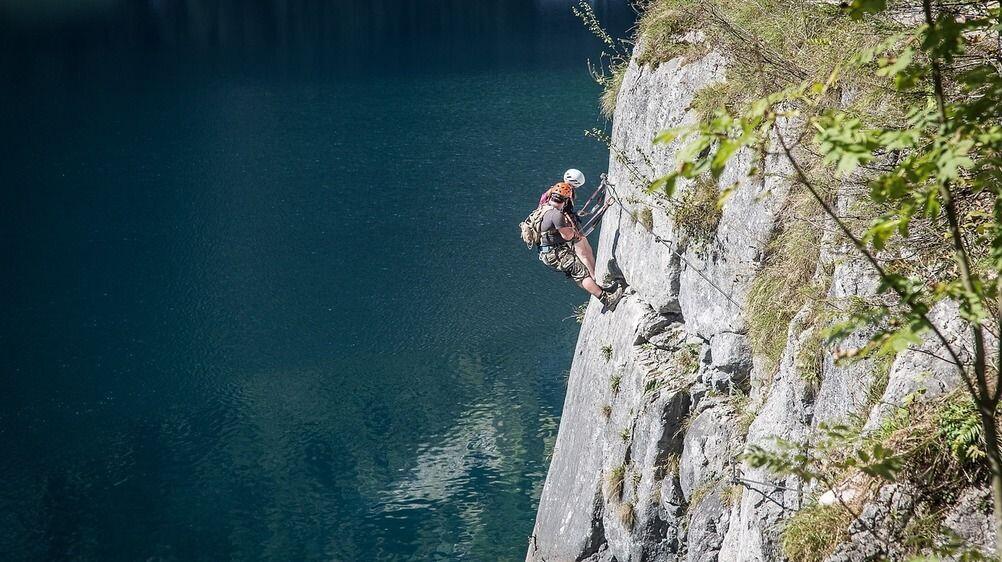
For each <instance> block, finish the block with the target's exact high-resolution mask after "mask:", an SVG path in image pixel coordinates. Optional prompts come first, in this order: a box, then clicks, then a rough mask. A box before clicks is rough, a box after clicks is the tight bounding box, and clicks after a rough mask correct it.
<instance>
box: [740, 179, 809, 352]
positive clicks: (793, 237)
mask: <svg viewBox="0 0 1002 562" xmlns="http://www.w3.org/2000/svg"><path fill="white" fill-rule="evenodd" d="M805 213H806V215H807V216H816V215H815V214H814V207H813V202H811V201H809V200H807V199H806V198H798V199H795V200H794V201H793V202H792V204H791V206H790V207H789V208H788V209H787V210H786V212H785V217H784V220H783V221H781V225H780V231H779V232H778V233H777V234H776V236H775V237H774V238H773V240H772V241H771V242H770V243H769V245H768V248H767V250H766V252H767V253H766V258H765V261H764V263H763V265H762V269H761V270H760V271H759V273H758V275H757V276H756V277H755V279H754V280H753V281H752V285H751V288H750V289H749V291H748V302H747V309H746V315H747V316H746V318H747V321H748V336H749V340H750V341H751V346H752V351H753V352H754V353H755V354H756V355H758V356H761V357H764V358H765V359H766V360H768V362H769V365H770V367H771V368H775V367H776V366H777V365H779V360H780V357H781V356H782V355H783V350H784V349H785V347H786V339H787V329H788V328H789V325H790V322H791V321H792V320H793V317H794V316H795V315H796V314H797V312H798V311H800V309H801V308H802V307H803V306H804V304H805V303H806V302H807V301H808V300H810V299H818V298H820V297H821V296H822V295H823V294H824V290H825V289H826V288H825V287H820V286H818V285H816V284H813V283H812V282H811V281H812V279H813V277H814V271H815V270H816V269H817V265H818V258H819V257H820V255H821V240H820V237H819V236H818V233H817V228H816V227H814V226H813V224H811V223H810V222H808V221H807V220H803V217H804V215H805Z"/></svg>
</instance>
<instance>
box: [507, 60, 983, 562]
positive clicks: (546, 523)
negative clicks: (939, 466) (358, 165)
mask: <svg viewBox="0 0 1002 562" xmlns="http://www.w3.org/2000/svg"><path fill="white" fill-rule="evenodd" d="M638 48H640V47H638ZM725 78H726V59H725V58H724V57H723V56H722V55H720V54H719V53H716V52H711V53H709V54H707V55H705V56H703V57H701V58H698V59H695V60H690V61H683V60H682V59H675V60H673V61H670V62H668V63H665V64H662V65H660V66H659V67H657V68H651V67H645V66H639V65H637V64H636V63H635V62H632V63H631V64H630V66H629V69H628V71H627V72H626V75H625V78H624V80H623V84H622V87H621V89H620V92H619V97H618V102H617V106H616V113H615V115H616V118H615V123H614V126H613V132H612V145H611V156H610V163H609V178H610V180H611V182H612V184H613V185H614V186H615V189H616V195H617V196H618V197H619V198H620V200H621V201H622V202H623V203H624V206H625V207H627V208H628V209H630V210H631V211H632V212H633V213H635V214H637V215H638V216H639V215H640V214H641V213H642V212H643V209H645V208H650V209H654V212H652V213H650V215H649V217H650V219H651V221H652V224H653V230H654V231H655V232H656V233H657V235H658V237H660V238H661V239H663V241H664V242H666V244H667V245H665V244H662V243H659V242H658V240H657V239H656V238H655V237H654V236H652V235H651V234H650V233H649V232H647V230H646V229H645V228H644V226H643V225H642V224H640V223H638V222H637V220H635V217H633V216H631V215H630V214H629V213H627V212H625V211H624V210H622V209H621V208H620V207H614V208H612V209H610V211H609V212H608V214H607V215H606V217H605V218H604V220H603V224H602V232H601V240H600V243H599V245H598V254H597V258H598V263H599V268H598V276H599V277H600V278H602V277H603V276H604V274H605V273H607V272H609V273H612V274H617V275H618V274H620V273H621V274H622V275H623V276H625V278H626V279H627V280H628V282H629V284H630V286H631V289H630V290H629V291H628V296H627V297H626V298H625V299H624V300H623V302H622V303H621V304H620V305H619V307H618V309H617V310H616V311H615V312H603V311H602V307H601V305H600V303H598V302H597V301H596V300H595V299H591V301H590V304H589V307H588V310H587V313H586V315H585V319H584V322H583V324H582V327H581V332H580V336H579V339H578V342H577V348H576V350H575V353H574V360H573V365H572V367H571V372H570V379H569V382H568V390H567V397H566V400H565V403H564V410H563V415H562V418H561V423H560V430H559V434H558V436H557V440H556V444H555V447H554V451H553V457H552V462H551V465H550V469H549V473H548V475H547V479H546V483H545V485H544V488H543V491H542V496H541V499H540V504H539V510H538V514H537V518H536V524H535V528H534V531H533V535H532V537H531V538H530V542H529V549H528V553H527V557H526V559H527V560H530V561H548V562H556V561H570V560H594V561H599V560H602V561H612V560H616V561H619V562H625V561H654V560H665V561H682V560H685V561H692V562H697V561H698V562H712V561H717V560H720V561H727V562H732V561H767V560H768V561H771V560H782V559H783V555H782V552H781V549H780V546H779V544H780V533H781V531H782V528H783V524H784V521H785V520H786V519H787V518H789V517H790V516H791V515H792V514H793V513H795V512H796V511H797V510H798V509H799V508H801V507H802V506H803V505H805V504H807V503H808V502H809V501H811V500H812V498H813V497H814V496H815V495H817V494H818V492H820V490H811V489H809V487H808V486H806V485H805V484H804V483H802V482H799V481H797V479H795V478H778V477H776V476H774V475H772V474H770V473H768V472H766V471H765V470H759V469H754V468H752V467H751V466H749V465H747V464H745V463H743V462H742V461H741V460H740V459H741V453H742V452H743V451H744V450H746V448H747V447H748V446H750V445H761V446H764V447H768V446H771V444H772V443H773V440H774V439H775V438H777V437H780V438H786V439H794V440H808V439H810V438H811V436H812V435H814V432H815V431H816V430H817V428H818V425H819V424H820V423H833V422H839V421H844V420H845V419H847V418H848V417H849V416H851V415H859V416H863V417H864V418H866V417H868V418H869V421H868V423H869V424H877V423H879V420H880V418H881V416H883V415H886V414H887V408H893V404H896V403H901V402H902V401H903V400H904V399H905V397H906V396H907V395H908V394H909V393H911V392H912V391H914V390H915V389H916V388H919V387H926V388H930V391H929V393H928V395H930V396H931V395H933V394H939V393H942V392H945V391H947V390H949V389H951V388H954V387H955V386H956V385H957V384H958V381H957V380H956V375H955V374H954V372H953V371H952V370H951V369H950V365H949V364H947V363H945V362H943V361H941V360H939V359H937V358H936V355H937V353H935V351H936V349H935V348H936V346H935V345H932V344H927V345H926V347H927V348H928V349H921V350H916V351H906V352H903V353H901V354H900V355H899V356H898V357H897V358H896V360H895V361H894V363H893V365H892V367H891V369H890V373H889V377H888V381H887V384H886V391H885V392H884V395H883V397H882V398H881V400H880V401H879V402H878V403H879V404H880V406H879V407H875V408H873V411H868V409H869V406H868V400H867V396H868V395H870V393H871V389H870V387H871V385H873V384H875V383H874V381H873V379H874V371H875V369H874V366H873V365H870V364H869V363H867V362H865V361H864V362H859V363H856V364H853V365H849V366H836V365H835V364H834V363H833V361H832V360H831V359H830V358H827V359H825V361H824V363H823V365H822V367H821V369H822V377H821V378H822V382H821V384H820V386H819V387H817V388H812V386H811V385H810V384H809V383H807V382H805V380H804V378H803V377H802V376H800V374H799V373H798V372H797V371H798V367H797V357H798V355H799V353H800V349H801V348H802V347H803V346H804V345H806V344H807V341H808V340H809V339H810V337H811V329H809V328H807V327H805V322H806V319H807V316H808V315H809V311H808V310H807V309H805V310H803V311H801V313H800V314H798V315H797V316H796V317H795V318H794V319H793V321H792V322H791V324H790V325H789V327H788V331H787V344H786V348H785V351H784V352H783V356H782V359H781V360H780V362H779V365H778V368H776V367H774V366H767V363H768V362H767V361H764V360H763V359H762V358H759V357H753V355H752V352H751V348H750V345H749V341H748V336H747V325H746V307H745V302H746V298H747V294H748V290H749V287H750V285H751V283H752V280H753V279H754V278H755V275H756V274H757V272H758V271H759V270H760V268H761V267H762V263H763V259H764V257H765V254H766V249H767V246H768V244H769V242H770V240H771V239H772V237H773V235H774V232H775V230H776V228H777V221H778V219H779V217H780V215H781V213H782V211H783V209H784V205H786V204H787V203H788V199H789V195H790V191H791V185H790V183H789V182H788V181H787V180H786V179H785V178H786V177H789V172H790V170H789V169H788V168H787V164H786V162H785V160H783V159H782V158H780V157H779V156H778V155H769V156H766V157H765V160H764V162H758V163H757V165H759V166H761V167H763V168H764V169H763V170H762V172H763V173H760V174H756V175H755V176H754V177H748V173H747V172H748V170H749V169H750V167H751V166H752V160H753V155H752V154H750V153H742V154H739V155H737V157H736V158H735V159H734V161H733V162H732V164H731V165H730V166H729V167H728V168H727V170H726V172H725V174H724V177H722V178H721V180H720V182H719V185H731V184H733V183H734V182H738V183H739V187H738V189H737V190H735V191H734V194H733V195H732V196H731V197H730V198H729V199H728V200H727V202H726V204H725V205H724V207H723V210H722V216H721V218H720V221H719V224H718V226H717V228H716V232H715V235H714V238H713V240H712V241H710V243H709V244H706V245H702V244H700V245H698V246H697V245H696V244H694V243H691V242H689V241H688V240H686V237H685V236H684V235H682V234H681V233H680V232H677V231H676V229H675V227H674V225H673V224H672V222H671V220H669V218H668V216H667V214H666V213H664V212H661V211H659V210H658V209H659V205H662V204H663V200H662V199H660V198H657V197H652V196H649V195H647V194H645V192H644V188H645V187H646V185H647V182H648V181H650V179H652V178H656V177H659V176H661V175H663V174H665V173H667V172H668V171H669V170H670V169H671V167H672V165H673V156H674V152H675V151H676V150H677V149H678V146H677V145H676V144H672V145H669V146H654V145H652V142H651V141H652V139H653V138H654V136H655V135H656V134H657V133H658V132H659V131H661V130H664V129H666V128H669V127H673V126H677V125H679V124H681V123H685V122H687V121H689V120H692V119H694V118H695V116H694V114H693V112H692V111H691V109H690V106H691V104H692V102H693V100H694V97H695V96H696V93H697V92H698V91H699V90H700V89H701V88H703V87H705V86H707V85H711V84H713V83H714V82H717V81H720V80H724V79H725ZM785 126H786V127H789V126H790V125H789V124H786V125H785ZM688 188H690V187H683V188H682V189H683V190H684V189H688ZM838 199H839V200H838V202H837V204H838V205H840V206H842V207H845V206H846V205H848V204H849V199H850V197H849V195H848V194H840V195H839V197H838ZM823 242H824V243H823V250H822V253H821V258H820V260H819V265H818V271H817V274H816V275H817V276H826V279H827V278H829V277H830V283H828V285H830V287H831V288H830V290H829V291H830V295H831V296H833V297H839V298H841V297H847V296H850V295H868V294H872V293H873V292H874V290H875V287H876V280H875V279H874V278H873V275H872V274H870V273H869V271H868V270H867V268H866V267H865V265H863V264H861V263H860V262H859V260H856V259H853V257H852V254H851V253H849V252H848V251H847V249H846V248H844V247H841V246H840V245H839V244H838V243H837V242H835V241H834V240H833V237H831V236H826V238H825V239H824V241H823ZM935 313H936V319H937V321H938V322H939V323H941V326H942V327H943V328H944V329H945V330H947V331H948V332H949V333H951V334H957V333H958V330H957V326H954V325H953V324H952V323H955V319H956V310H955V309H953V308H951V307H950V305H949V304H944V305H942V306H940V307H939V308H938V309H937V310H936V311H935ZM956 337H959V336H956ZM859 338H860V339H862V336H859ZM919 375H921V376H919ZM880 384H881V385H882V384H883V383H880ZM878 390H879V389H878ZM749 422H750V423H749ZM734 476H740V477H741V478H743V479H745V480H746V481H754V482H757V483H759V484H757V485H755V486H754V488H755V489H754V490H753V489H752V488H750V487H746V486H737V485H735V484H734V481H732V477H734ZM983 493H984V492H983V491H972V492H971V499H969V503H970V504H971V505H975V504H977V505H978V506H980V507H979V508H978V509H973V508H971V509H966V510H965V509H962V508H958V509H959V511H958V512H956V513H952V514H951V515H950V518H949V521H947V524H948V525H950V524H953V528H955V529H956V530H957V531H958V532H959V533H960V534H961V535H963V536H971V537H974V539H975V540H977V541H981V542H984V543H988V542H990V541H991V540H993V537H991V536H990V533H991V532H990V528H991V525H990V524H989V521H990V520H989V515H988V514H986V513H984V512H983V511H984V502H983V501H981V502H980V503H979V502H978V501H977V500H976V499H974V498H976V497H982V499H983ZM978 494H981V496H979V495H978ZM901 501H904V500H901ZM881 505H884V504H881ZM867 509H869V510H870V511H869V513H870V515H871V516H872V517H877V516H878V515H879V512H880V509H881V507H880V506H877V505H873V506H870V505H868V506H867ZM979 510H980V511H979ZM951 522H952V523H951ZM856 527H858V525H856V526H854V527H853V528H850V538H849V539H848V540H847V541H846V543H845V544H844V545H841V546H840V547H839V548H838V549H837V550H836V552H835V553H834V554H833V555H832V556H831V557H830V560H863V559H865V558H866V556H867V555H868V554H872V552H871V550H872V548H871V546H872V545H870V544H869V541H867V536H865V534H863V533H861V532H860V529H857V528H856Z"/></svg>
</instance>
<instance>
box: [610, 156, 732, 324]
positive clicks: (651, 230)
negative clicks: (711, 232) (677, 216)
mask: <svg viewBox="0 0 1002 562" xmlns="http://www.w3.org/2000/svg"><path fill="white" fill-rule="evenodd" d="M602 185H605V186H607V187H608V189H610V190H611V191H612V194H613V195H614V196H615V204H616V205H619V208H620V209H622V210H624V211H626V212H627V213H628V214H629V215H630V216H631V217H633V220H634V221H636V222H637V224H639V225H640V226H642V227H644V230H646V231H647V232H649V233H650V234H651V236H653V237H654V241H655V242H657V243H658V244H661V245H662V246H664V247H665V248H668V251H670V252H671V253H672V254H674V255H676V256H678V259H680V260H682V263H684V264H685V265H686V266H688V267H689V269H691V270H693V271H695V272H696V275H699V276H700V277H702V278H703V281H706V282H707V284H709V285H710V286H711V287H713V289H714V290H716V291H717V292H718V293H720V294H721V295H722V296H723V297H724V298H725V299H727V300H728V301H729V302H730V303H731V304H733V305H734V306H735V307H736V308H738V309H739V310H740V309H741V305H740V304H738V302H737V301H735V300H734V299H733V298H731V295H730V294H728V293H727V292H726V291H724V290H723V289H721V288H720V286H718V285H717V284H716V283H714V282H713V280H711V279H710V278H709V277H707V276H706V275H704V274H703V272H702V271H700V270H699V269H697V268H696V267H695V266H694V265H692V263H691V262H690V261H689V260H687V259H685V256H684V255H682V253H681V252H679V251H678V250H676V249H675V248H672V247H671V245H670V244H669V242H668V241H667V240H665V239H664V238H661V237H660V236H658V235H657V233H656V232H654V227H653V226H650V227H649V226H647V224H645V223H644V222H642V221H641V220H640V219H639V218H638V217H637V215H635V214H634V213H633V211H631V210H629V209H627V208H626V205H623V200H622V198H621V197H620V196H619V193H618V192H617V191H616V187H615V186H614V185H613V184H612V182H610V181H608V178H607V177H606V175H605V174H602Z"/></svg>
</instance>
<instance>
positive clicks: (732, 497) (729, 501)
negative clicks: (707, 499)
mask: <svg viewBox="0 0 1002 562" xmlns="http://www.w3.org/2000/svg"><path fill="white" fill-rule="evenodd" d="M744 490H745V489H744V486H741V485H740V484H731V485H730V486H728V487H726V488H724V490H723V491H722V492H720V502H721V503H723V504H724V507H726V508H727V509H730V508H732V507H734V506H735V505H737V503H738V502H740V501H741V496H742V494H744Z"/></svg>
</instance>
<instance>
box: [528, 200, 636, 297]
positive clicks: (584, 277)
mask: <svg viewBox="0 0 1002 562" xmlns="http://www.w3.org/2000/svg"><path fill="white" fill-rule="evenodd" d="M573 191H574V190H573V188H572V187H571V186H570V184H569V183H566V182H561V183H558V184H556V185H554V186H553V187H552V188H550V189H549V190H548V191H547V198H546V206H548V207H550V208H549V210H545V211H543V215H542V219H541V222H540V223H539V235H540V236H539V261H541V262H543V263H544V264H546V266H547V267H549V268H551V269H555V270H557V271H561V272H563V273H564V274H565V275H567V276H568V277H570V278H571V279H573V280H574V281H575V282H576V283H577V284H578V285H579V286H580V287H581V288H582V289H584V290H586V291H588V292H589V293H591V294H592V295H593V296H594V297H595V298H597V299H598V300H600V301H602V304H604V305H605V307H606V308H607V309H609V310H616V305H617V304H619V300H620V299H621V298H623V291H625V290H626V287H624V286H623V285H621V284H617V286H616V288H615V289H612V288H606V287H602V286H601V285H599V284H598V283H597V282H596V281H595V275H594V273H593V272H592V271H591V270H589V269H588V267H587V266H585V264H584V261H583V260H582V259H581V258H580V257H579V255H578V254H577V253H576V251H574V250H572V248H575V247H576V246H577V245H579V244H580V242H581V240H583V239H584V237H583V236H581V232H580V231H579V230H578V227H577V225H576V224H575V222H574V220H573V219H571V218H570V217H569V216H568V213H567V209H566V207H567V205H568V203H570V200H571V197H572V196H573ZM588 249H589V250H590V249H591V247H590V246H589V247H588ZM592 259H593V260H594V257H593V258H592ZM593 267H594V266H593Z"/></svg>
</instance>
